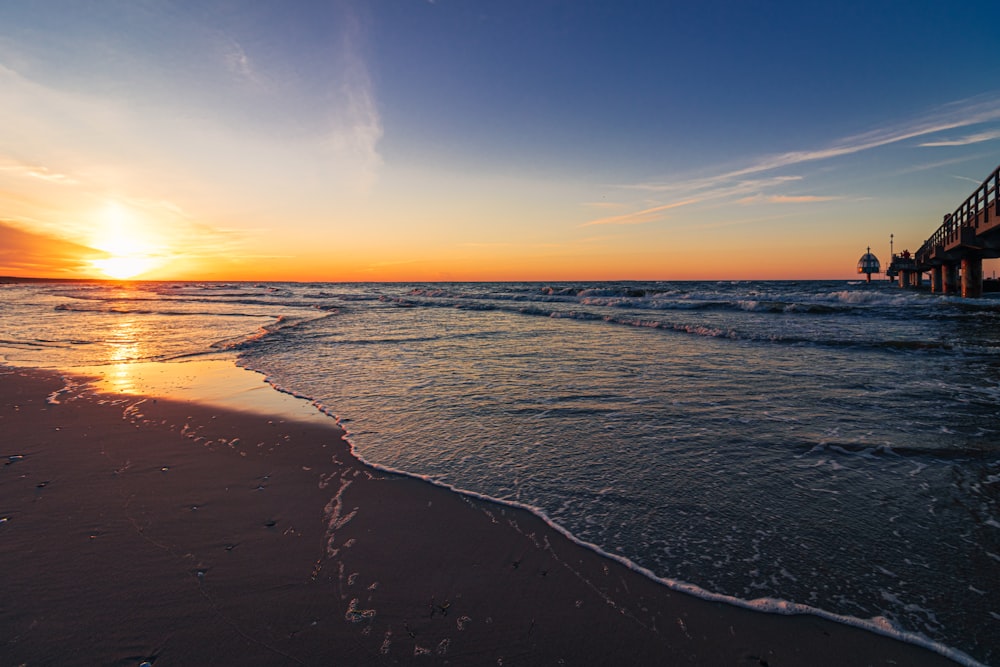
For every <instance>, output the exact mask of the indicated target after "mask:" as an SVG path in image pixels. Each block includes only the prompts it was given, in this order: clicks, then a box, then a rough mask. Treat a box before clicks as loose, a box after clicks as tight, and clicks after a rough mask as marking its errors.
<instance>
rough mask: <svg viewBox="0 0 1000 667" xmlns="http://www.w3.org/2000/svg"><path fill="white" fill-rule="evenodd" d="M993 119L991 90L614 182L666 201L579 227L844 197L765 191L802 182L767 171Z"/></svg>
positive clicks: (971, 139)
mask: <svg viewBox="0 0 1000 667" xmlns="http://www.w3.org/2000/svg"><path fill="white" fill-rule="evenodd" d="M998 120H1000V96H998V95H996V94H991V95H984V96H979V97H975V98H970V99H966V100H960V101H957V102H954V103H952V104H949V105H946V106H943V107H940V108H938V109H935V110H933V111H931V112H929V113H927V114H924V115H922V116H919V117H917V118H915V119H912V120H910V121H908V122H903V123H899V124H896V125H893V126H888V127H882V128H878V129H874V130H871V131H869V132H864V133H861V134H855V135H851V136H848V137H844V138H841V139H838V140H836V141H833V142H832V143H830V144H829V145H827V146H821V147H818V148H811V149H806V150H798V151H788V152H785V153H778V154H773V155H765V156H761V157H759V158H758V159H756V160H752V161H750V162H749V163H747V164H745V165H744V166H740V167H736V168H731V169H728V170H723V171H719V172H718V173H715V174H708V175H704V176H697V177H689V178H679V179H676V180H670V181H645V182H640V183H633V184H623V185H619V186H618V187H619V188H621V189H624V190H638V191H642V192H646V193H651V194H655V195H656V196H657V197H658V198H660V199H661V200H665V201H664V202H663V203H662V204H658V205H655V206H649V205H648V204H647V205H646V206H645V207H644V208H643V209H642V210H638V211H635V212H633V213H626V214H622V215H617V216H609V217H606V218H601V219H598V220H592V221H590V222H587V223H584V225H583V226H590V225H614V224H617V225H627V224H641V223H645V222H652V221H654V220H658V219H662V218H663V215H662V213H663V212H664V211H666V210H669V209H671V208H676V207H679V206H686V205H689V204H695V203H708V202H713V201H714V202H722V201H737V202H739V203H742V204H752V203H761V202H766V203H776V204H786V203H814V202H822V201H830V200H832V199H842V198H844V197H842V196H841V197H830V196H816V195H782V194H769V191H770V192H773V191H774V190H776V189H778V188H780V187H782V186H785V185H787V184H788V183H791V182H795V181H801V180H803V177H802V176H801V175H796V174H780V173H775V174H771V173H769V172H779V171H781V170H788V169H791V168H794V167H797V166H799V165H805V164H807V163H815V162H821V161H824V160H831V159H834V158H838V157H844V156H849V155H855V154H857V153H862V152H865V151H870V150H874V149H877V148H881V147H884V146H890V145H893V144H901V143H904V142H908V141H912V140H914V139H920V138H924V137H931V136H932V135H935V134H938V133H942V132H947V131H950V130H956V129H959V128H965V127H971V126H975V125H981V124H984V123H991V122H996V121H998ZM996 138H1000V130H991V131H984V132H979V133H976V134H971V135H969V136H967V137H964V138H962V139H954V140H940V141H925V142H923V143H920V144H917V145H919V146H930V145H939V146H944V145H966V144H972V143H980V142H984V141H989V140H992V139H996Z"/></svg>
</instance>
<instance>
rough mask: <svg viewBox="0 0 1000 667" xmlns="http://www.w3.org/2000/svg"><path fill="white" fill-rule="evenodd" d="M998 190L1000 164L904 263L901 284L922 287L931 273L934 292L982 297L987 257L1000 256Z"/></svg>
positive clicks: (900, 276) (900, 275)
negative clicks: (923, 278) (926, 276)
mask: <svg viewBox="0 0 1000 667" xmlns="http://www.w3.org/2000/svg"><path fill="white" fill-rule="evenodd" d="M998 193H1000V166H998V167H997V168H996V169H994V170H993V173H992V174H990V175H989V176H988V177H987V178H986V180H985V181H983V182H982V184H981V185H980V186H979V187H977V188H976V189H975V190H974V191H973V193H972V194H971V195H969V197H968V198H967V199H966V200H965V201H964V202H962V204H961V205H960V206H959V207H958V208H956V209H955V210H954V211H953V212H952V213H949V214H947V215H945V216H944V221H943V222H942V223H941V226H940V227H938V229H937V231H936V232H934V234H932V235H931V237H930V238H929V239H927V240H926V241H924V244H923V245H922V246H920V249H919V250H917V252H916V253H914V254H913V258H912V262H908V263H906V265H905V267H904V266H900V272H899V284H900V285H901V286H903V287H919V286H920V284H921V282H922V276H923V274H924V273H925V272H930V276H931V291H932V292H936V293H940V294H959V293H961V295H962V296H963V297H970V298H974V297H978V296H982V293H983V260H984V259H992V258H997V257H1000V197H998ZM907 259H909V258H907ZM893 260H895V256H894V257H893Z"/></svg>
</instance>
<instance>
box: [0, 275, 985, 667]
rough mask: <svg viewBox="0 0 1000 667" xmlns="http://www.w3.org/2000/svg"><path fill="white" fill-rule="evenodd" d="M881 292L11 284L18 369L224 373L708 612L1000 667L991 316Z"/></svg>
mask: <svg viewBox="0 0 1000 667" xmlns="http://www.w3.org/2000/svg"><path fill="white" fill-rule="evenodd" d="M993 296H994V295H986V296H985V297H984V298H981V299H974V300H973V299H962V298H959V297H954V296H944V295H935V294H931V293H929V292H926V291H918V290H904V289H901V288H899V287H896V286H893V285H891V284H889V283H887V282H876V283H872V284H867V283H864V282H853V281H785V282H770V281H768V282H757V281H749V282H728V281H726V282H593V283H588V282H579V283H507V282H505V283H420V284H399V283H393V284H385V283H371V284H338V283H308V284H307V283H267V284H261V283H190V282H136V283H123V284H116V283H96V282H95V283H43V284H10V285H3V286H0V361H2V362H4V363H7V364H10V365H25V366H41V367H54V368H60V369H64V370H72V369H74V368H77V367H84V366H94V365H105V366H110V365H122V364H132V363H140V362H167V363H173V364H183V363H187V362H191V361H194V360H199V359H212V358H229V359H232V360H234V361H235V362H236V363H237V364H238V365H240V366H243V367H245V368H247V369H250V370H253V371H257V372H259V373H260V374H261V375H262V376H263V378H266V381H267V382H269V383H270V384H271V385H273V386H274V388H275V389H277V390H280V391H282V392H286V393H288V394H292V395H294V396H296V397H300V398H302V399H305V400H308V401H311V402H313V403H314V404H315V405H316V406H318V407H319V408H321V409H322V410H323V411H324V412H326V413H327V414H329V415H330V416H331V417H333V418H336V419H337V420H338V421H339V423H340V424H341V425H342V426H343V427H344V429H345V430H346V431H347V433H348V438H349V440H350V442H351V445H352V447H353V448H354V450H355V452H356V454H357V455H358V456H359V457H360V458H362V459H363V460H365V461H367V462H369V463H371V464H372V465H375V466H379V467H381V468H385V469H390V470H395V471H400V472H404V473H407V474H411V475H415V476H419V477H422V478H425V479H427V480H429V481H431V482H433V483H436V484H441V485H446V486H449V487H452V488H454V489H455V490H458V491H461V492H466V493H471V494H474V495H477V496H481V497H488V498H492V499H495V500H498V501H500V502H504V503H509V504H513V505H518V506H521V507H525V508H528V509H530V510H531V511H533V512H536V513H537V514H539V515H540V516H542V517H543V518H544V519H545V520H546V521H548V522H550V523H551V524H553V525H554V526H556V527H558V528H559V529H560V530H561V531H563V532H564V533H566V534H567V535H569V536H570V537H572V538H573V539H574V540H576V541H578V542H580V543H581V544H584V545H586V546H588V547H589V548H592V549H596V550H598V551H600V552H602V553H604V554H606V555H607V556H608V557H611V558H615V559H617V560H620V561H622V562H624V563H626V564H627V565H629V566H630V567H633V568H635V569H637V570H639V571H641V572H644V573H646V574H647V575H648V576H650V577H654V578H656V579H659V580H661V581H662V582H663V583H664V585H666V586H670V587H672V588H675V589H679V590H686V591H688V592H691V593H693V594H695V595H699V596H702V597H706V598H708V599H714V600H723V601H726V602H730V603H732V604H738V605H744V606H751V607H757V608H762V609H768V610H771V611H776V612H782V613H798V612H806V613H814V614H817V615H820V616H825V617H827V618H833V619H835V620H838V621H841V622H845V623H851V624H855V625H861V626H862V627H869V628H871V629H872V630H874V631H878V632H883V633H886V634H894V635H896V636H899V637H902V638H904V639H907V640H908V641H915V642H917V643H923V644H924V645H928V646H931V647H932V648H934V649H935V650H938V651H940V652H944V653H946V654H948V655H951V656H952V657H953V658H955V659H957V660H958V661H959V662H962V663H964V664H995V665H998V664H1000V299H997V298H992V297H993Z"/></svg>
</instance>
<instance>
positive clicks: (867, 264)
mask: <svg viewBox="0 0 1000 667" xmlns="http://www.w3.org/2000/svg"><path fill="white" fill-rule="evenodd" d="M881 269H882V265H881V264H879V261H878V257H876V256H875V255H873V254H872V249H871V247H869V248H868V252H866V253H865V254H863V255H861V259H859V260H858V273H864V274H865V275H867V276H868V282H871V281H872V274H873V273H878V272H879V271H880V270H881Z"/></svg>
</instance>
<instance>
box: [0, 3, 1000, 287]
mask: <svg viewBox="0 0 1000 667" xmlns="http://www.w3.org/2000/svg"><path fill="white" fill-rule="evenodd" d="M998 24H1000V3H996V2H982V1H976V2H966V3H949V2H908V3H902V2H863V3H862V2H857V3H854V2H851V3H802V2H796V3H791V2H772V3H764V2H697V3H695V2H691V3H679V2H613V3H612V2H509V1H508V2H500V1H485V0H484V1H480V2H473V1H458V0H435V1H434V2H428V1H426V0H410V1H405V0H395V1H391V2H390V1H384V2H383V1H372V2H360V1H358V2H289V3H280V4H279V3H250V2H234V1H227V2H212V1H205V2H120V1H117V0H109V1H106V2H93V3H81V2H35V3H8V4H6V5H4V6H2V7H0V233H2V230H3V229H9V230H15V231H16V232H18V233H23V232H29V233H32V234H36V235H37V236H38V238H39V239H42V238H48V239H58V240H59V241H61V242H71V243H76V244H80V245H81V246H83V247H89V248H91V249H92V250H93V254H94V256H93V257H91V256H87V257H82V256H81V257H80V259H79V261H78V262H77V263H76V264H72V263H70V262H67V261H66V259H65V257H64V256H63V255H60V260H59V262H58V263H57V262H55V261H54V260H53V263H52V264H51V266H49V267H48V268H47V269H46V267H45V266H44V263H45V262H44V257H39V258H38V261H37V262H35V264H33V265H32V267H25V266H22V265H19V264H18V263H17V261H16V258H12V257H9V256H4V255H2V254H0V273H2V272H8V273H9V272H14V273H18V272H21V273H23V272H25V271H28V270H29V269H30V270H31V271H35V272H37V271H43V270H47V271H48V272H49V273H58V274H60V275H62V274H66V275H69V274H73V275H76V274H80V273H86V272H87V270H88V267H90V268H91V269H92V268H93V266H94V265H93V264H92V262H93V261H94V257H102V256H103V257H107V256H109V255H114V254H116V253H117V254H123V253H131V254H132V255H135V257H137V258H138V257H139V256H141V257H142V258H144V260H143V261H146V262H147V263H146V264H145V266H147V267H148V268H149V271H148V272H147V274H146V277H185V276H191V277H217V278H223V279H224V278H235V277H250V278H253V277H257V278H260V279H278V278H291V279H296V278H298V279H328V280H341V279H376V280H378V279H470V278H483V279H499V278H509V279H540V280H553V279H587V278H637V279H648V278H663V279H670V278H716V277H717V278H725V279H731V278H741V277H743V278H762V277H770V278H780V277H787V278H799V277H850V276H851V274H852V272H853V270H854V264H855V263H856V261H857V258H858V257H859V256H860V254H861V253H862V252H863V251H864V248H865V246H866V245H867V244H869V243H870V244H872V245H873V246H874V249H875V250H876V252H877V253H879V254H881V255H882V256H883V257H884V256H885V255H886V254H887V252H886V251H887V245H888V243H887V239H888V236H889V234H890V233H894V234H895V236H896V239H897V242H898V243H899V244H900V245H902V246H909V247H911V248H915V247H916V246H918V245H919V244H920V243H921V242H922V241H923V239H924V238H926V237H927V236H929V235H930V234H931V233H932V232H933V231H934V228H935V226H936V225H937V223H938V222H939V221H940V219H941V216H942V215H943V214H944V213H945V212H948V211H950V210H952V209H953V208H954V207H956V206H957V205H958V204H959V203H960V202H961V201H962V200H963V199H964V198H965V197H966V196H967V195H968V194H969V193H970V192H971V191H972V189H973V188H974V187H975V185H976V183H978V182H979V181H981V180H982V179H984V178H985V177H986V176H987V175H988V174H989V173H990V172H991V171H992V170H993V169H994V168H995V167H996V166H997V165H998V164H1000V70H998V68H997V62H998V60H997V58H998V53H1000V37H998V36H997V32H996V30H995V26H996V25H998ZM109 230H110V231H109ZM10 233H11V234H13V233H14V231H11V232H10ZM109 235H117V236H118V237H119V238H122V237H124V236H128V235H131V236H132V237H134V238H131V240H130V242H129V243H128V244H124V245H123V244H118V245H117V246H115V247H112V245H113V244H110V243H109V242H108V240H107V239H108V237H109ZM18 238H22V239H23V236H19V237H18ZM22 245H23V244H22ZM22 245H19V247H22ZM125 246H128V247H127V248H126V247H125ZM882 246H886V248H884V249H883V248H882ZM61 247H62V246H61ZM899 249H900V247H898V246H897V250H899ZM334 252H335V257H336V259H335V260H334V259H332V253H334ZM769 253H773V254H774V255H776V256H780V257H782V258H784V259H782V260H781V262H770V261H768V262H762V261H761V257H762V256H765V255H768V254H769ZM10 254H11V253H7V255H10ZM88 262H91V264H88ZM137 266H138V264H137ZM5 267H6V268H5ZM254 272H257V273H256V274H254Z"/></svg>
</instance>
